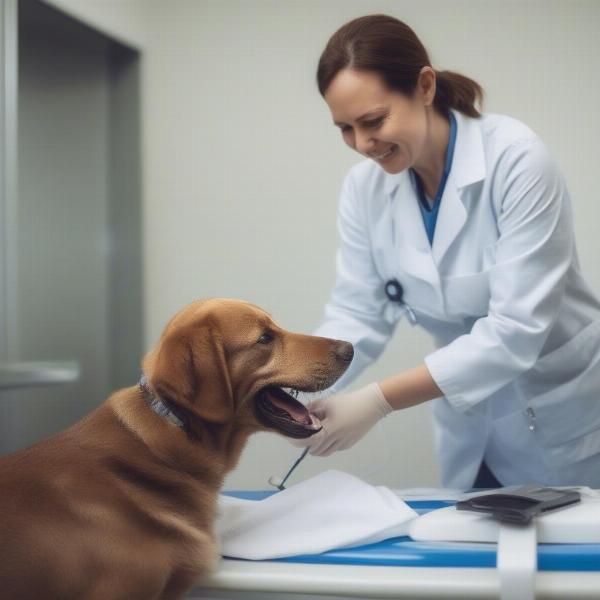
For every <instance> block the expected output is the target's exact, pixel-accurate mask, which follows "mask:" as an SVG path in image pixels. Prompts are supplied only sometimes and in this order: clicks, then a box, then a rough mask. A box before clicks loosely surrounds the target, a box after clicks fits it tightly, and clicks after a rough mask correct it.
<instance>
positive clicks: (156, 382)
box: [144, 326, 234, 423]
mask: <svg viewBox="0 0 600 600" xmlns="http://www.w3.org/2000/svg"><path fill="white" fill-rule="evenodd" d="M144 371H145V372H146V374H147V376H148V379H149V383H150V386H151V388H152V389H153V390H154V391H155V392H156V393H157V394H158V395H159V396H160V397H163V398H167V399H169V400H171V401H173V402H175V403H177V404H179V405H180V406H182V407H183V408H185V409H186V410H188V411H190V412H192V413H194V414H196V415H197V416H198V417H200V418H201V419H203V420H205V421H208V422H211V423H225V422H227V421H228V420H229V419H231V417H232V416H233V412H234V402H233V392H232V389H231V379H230V377H229V371H228V369H227V362H226V359H225V351H224V348H223V342H222V340H221V339H220V337H219V336H218V335H217V334H216V333H215V332H214V331H213V328H212V327H210V326H203V327H196V328H193V329H188V330H187V331H181V330H179V331H173V332H171V333H169V334H167V335H166V336H165V337H164V338H163V339H162V340H161V342H160V343H159V345H158V348H156V350H155V351H154V353H152V355H150V356H149V357H148V359H147V361H144Z"/></svg>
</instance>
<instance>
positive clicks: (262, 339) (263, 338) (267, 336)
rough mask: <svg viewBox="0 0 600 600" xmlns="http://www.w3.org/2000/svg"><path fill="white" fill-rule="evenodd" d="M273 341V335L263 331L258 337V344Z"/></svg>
mask: <svg viewBox="0 0 600 600" xmlns="http://www.w3.org/2000/svg"><path fill="white" fill-rule="evenodd" d="M272 341H273V336H272V335H271V334H270V333H263V334H262V335H261V336H260V337H259V338H258V343H259V344H270V343H271V342H272Z"/></svg>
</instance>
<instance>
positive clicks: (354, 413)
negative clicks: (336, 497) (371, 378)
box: [290, 383, 393, 456]
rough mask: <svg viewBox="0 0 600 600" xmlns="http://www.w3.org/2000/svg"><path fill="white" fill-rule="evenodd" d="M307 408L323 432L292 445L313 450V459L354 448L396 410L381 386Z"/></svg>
mask: <svg viewBox="0 0 600 600" xmlns="http://www.w3.org/2000/svg"><path fill="white" fill-rule="evenodd" d="M307 408H308V410H309V412H311V413H312V414H314V415H315V416H316V417H318V418H319V419H320V420H321V424H322V425H323V429H321V431H319V433H316V434H315V435H313V436H311V437H309V438H306V439H302V440H290V441H291V443H292V444H293V445H294V446H301V447H306V446H310V450H309V454H312V455H313V456H329V455H330V454H332V453H333V452H336V451H337V450H346V449H347V448H350V446H352V445H353V444H355V443H356V442H357V441H358V440H359V439H360V438H361V437H362V436H363V435H365V433H367V431H369V429H371V427H373V425H375V423H377V421H379V419H382V418H383V417H385V416H387V415H389V414H390V413H391V412H392V410H393V409H392V407H391V406H390V405H389V404H388V402H387V400H386V399H385V397H384V395H383V393H382V392H381V389H380V388H379V385H378V384H377V383H371V384H369V385H367V386H365V387H363V388H360V389H359V390H357V391H355V392H351V393H349V394H334V395H333V396H329V397H327V398H319V399H317V400H313V401H312V402H310V404H309V405H308V406H307Z"/></svg>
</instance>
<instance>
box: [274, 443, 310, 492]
mask: <svg viewBox="0 0 600 600" xmlns="http://www.w3.org/2000/svg"><path fill="white" fill-rule="evenodd" d="M309 450H310V446H307V447H306V448H304V450H303V451H302V454H301V455H300V456H299V457H298V458H297V459H296V462H295V463H294V464H293V465H292V467H291V468H290V470H289V471H288V472H287V473H286V475H285V476H284V477H275V476H274V475H271V477H269V485H272V486H275V487H276V488H277V489H278V490H280V491H283V490H285V487H284V484H285V482H286V481H287V480H288V477H289V476H290V475H291V474H292V473H293V472H294V469H295V468H296V467H297V466H298V465H299V464H300V463H301V462H302V461H303V460H304V457H305V456H306V455H307V454H308V451H309Z"/></svg>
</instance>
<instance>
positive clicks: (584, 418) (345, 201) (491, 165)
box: [296, 15, 600, 489]
mask: <svg viewBox="0 0 600 600" xmlns="http://www.w3.org/2000/svg"><path fill="white" fill-rule="evenodd" d="M317 79H318V85H319V90H320V92H321V95H322V96H323V97H324V99H325V101H326V103H327V104H328V106H329V109H330V111H331V114H332V117H333V121H334V123H335V124H336V125H337V127H339V129H340V130H341V136H342V139H343V140H344V142H345V143H346V144H347V145H348V146H350V147H351V148H352V149H354V150H356V151H357V152H359V153H360V154H361V155H363V156H364V157H365V158H366V159H367V160H366V161H364V162H361V163H360V164H358V165H357V166H355V167H354V168H352V169H351V170H350V172H349V173H348V175H347V177H346V179H345V181H344V183H343V188H342V192H341V201H340V205H339V215H338V217H339V218H338V227H339V235H340V240H341V241H340V247H339V250H338V255H337V276H336V283H335V287H334V289H333V292H332V295H331V299H330V301H329V303H328V304H327V306H326V309H325V318H324V320H323V323H322V324H321V326H320V327H319V329H318V330H317V331H316V332H315V333H316V335H322V336H327V337H333V338H339V339H344V340H348V341H351V342H352V343H353V344H354V348H355V358H354V361H353V363H352V365H351V368H350V369H349V371H348V372H347V373H346V374H345V375H344V376H343V377H342V379H341V380H340V382H339V385H338V384H336V386H335V387H334V388H332V391H333V395H329V396H328V397H326V398H324V399H323V400H317V401H315V402H313V403H312V405H311V407H310V408H311V410H313V411H314V412H315V414H317V415H318V416H320V417H321V418H322V419H323V425H324V427H323V429H322V431H321V432H320V433H319V434H317V435H316V436H314V437H312V438H309V439H308V440H303V441H302V442H300V445H302V443H304V445H305V446H306V445H309V446H310V453H311V454H313V455H317V456H327V455H329V454H331V453H332V452H334V451H337V450H343V449H345V448H349V447H350V446H352V445H353V444H354V443H355V442H357V441H358V440H359V439H360V438H361V437H362V436H363V435H365V433H367V431H369V429H370V428H371V427H373V425H374V424H375V423H376V422H377V421H379V420H380V419H382V418H384V417H386V416H387V415H389V414H390V413H392V412H393V411H395V410H401V409H403V408H407V407H410V406H414V405H416V404H419V403H421V402H426V401H429V400H433V402H434V406H433V413H434V422H435V439H436V444H437V451H438V456H439V461H440V466H441V472H442V480H443V483H444V485H446V486H449V487H455V488H463V489H465V488H469V487H471V486H476V487H493V486H499V485H512V484H519V483H525V482H530V481H537V482H539V483H542V484H546V485H572V484H581V485H590V486H593V487H600V365H599V363H600V302H599V301H598V299H597V298H596V296H595V294H594V293H593V292H592V290H591V289H590V287H589V286H588V284H587V283H586V281H585V280H584V278H583V275H582V273H581V270H580V267H579V261H578V258H577V251H576V248H575V241H574V233H573V222H572V214H571V206H570V200H569V193H568V190H567V188H566V185H565V181H564V179H563V177H562V175H561V173H560V171H559V169H558V168H557V166H556V164H555V163H554V161H553V160H552V158H551V156H550V154H549V152H548V150H547V149H546V147H545V146H544V144H543V143H542V141H541V140H540V139H539V138H538V137H537V136H536V134H535V133H534V132H533V131H531V129H529V128H528V127H527V126H526V125H524V124H522V123H520V122H519V121H517V120H515V119H512V118H509V117H506V116H500V115H491V114H490V115H485V114H480V113H479V111H478V109H477V108H476V103H477V102H481V98H482V90H481V88H480V86H479V85H478V84H477V83H476V82H474V81H472V80H471V79H468V78H467V77H464V76H462V75H458V74H456V73H453V72H447V71H441V72H439V71H436V70H434V69H433V68H432V66H431V63H430V61H429V58H428V55H427V52H426V50H425V48H424V47H423V45H422V44H421V42H420V41H419V39H418V38H417V37H416V35H415V34H414V32H413V31H412V30H411V29H410V28H409V27H408V26H406V25H405V24H404V23H402V22H400V21H398V20H396V19H394V18H392V17H388V16H383V15H375V16H367V17H362V18H359V19H356V20H354V21H351V22H349V23H347V24H346V25H344V26H343V27H342V28H341V29H340V30H339V31H337V32H336V33H335V34H334V35H333V36H332V37H331V39H330V40H329V42H328V44H327V46H326V48H325V50H324V52H323V54H322V56H321V59H320V62H319V66H318V74H317ZM402 316H405V317H407V318H408V319H409V320H410V321H411V322H412V323H413V324H417V325H419V326H421V327H423V328H424V329H425V330H426V331H427V332H429V333H430V334H431V336H432V337H433V339H434V340H435V344H436V348H437V349H436V350H435V351H434V352H433V353H431V354H429V355H428V356H426V357H425V359H424V363H423V364H421V365H420V366H417V367H416V368H414V369H411V370H409V371H405V372H401V373H398V374H395V375H392V376H391V377H389V378H388V379H385V380H383V381H379V382H376V383H372V384H370V385H367V386H366V387H363V388H362V389H359V390H358V391H355V392H352V393H336V392H337V391H338V390H339V389H342V388H343V387H344V386H346V385H347V384H348V383H349V382H350V381H351V380H352V379H354V378H355V377H356V376H357V375H358V374H359V373H360V372H361V371H362V370H363V369H364V368H365V367H366V366H367V365H368V364H369V363H372V362H373V361H374V360H376V359H377V357H378V356H379V355H380V354H381V352H382V350H383V348H384V346H385V344H386V342H387V341H388V340H389V338H390V336H391V335H392V333H393V331H394V327H395V325H396V324H397V322H398V321H399V319H400V318H401V317H402ZM296 443H297V442H296Z"/></svg>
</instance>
